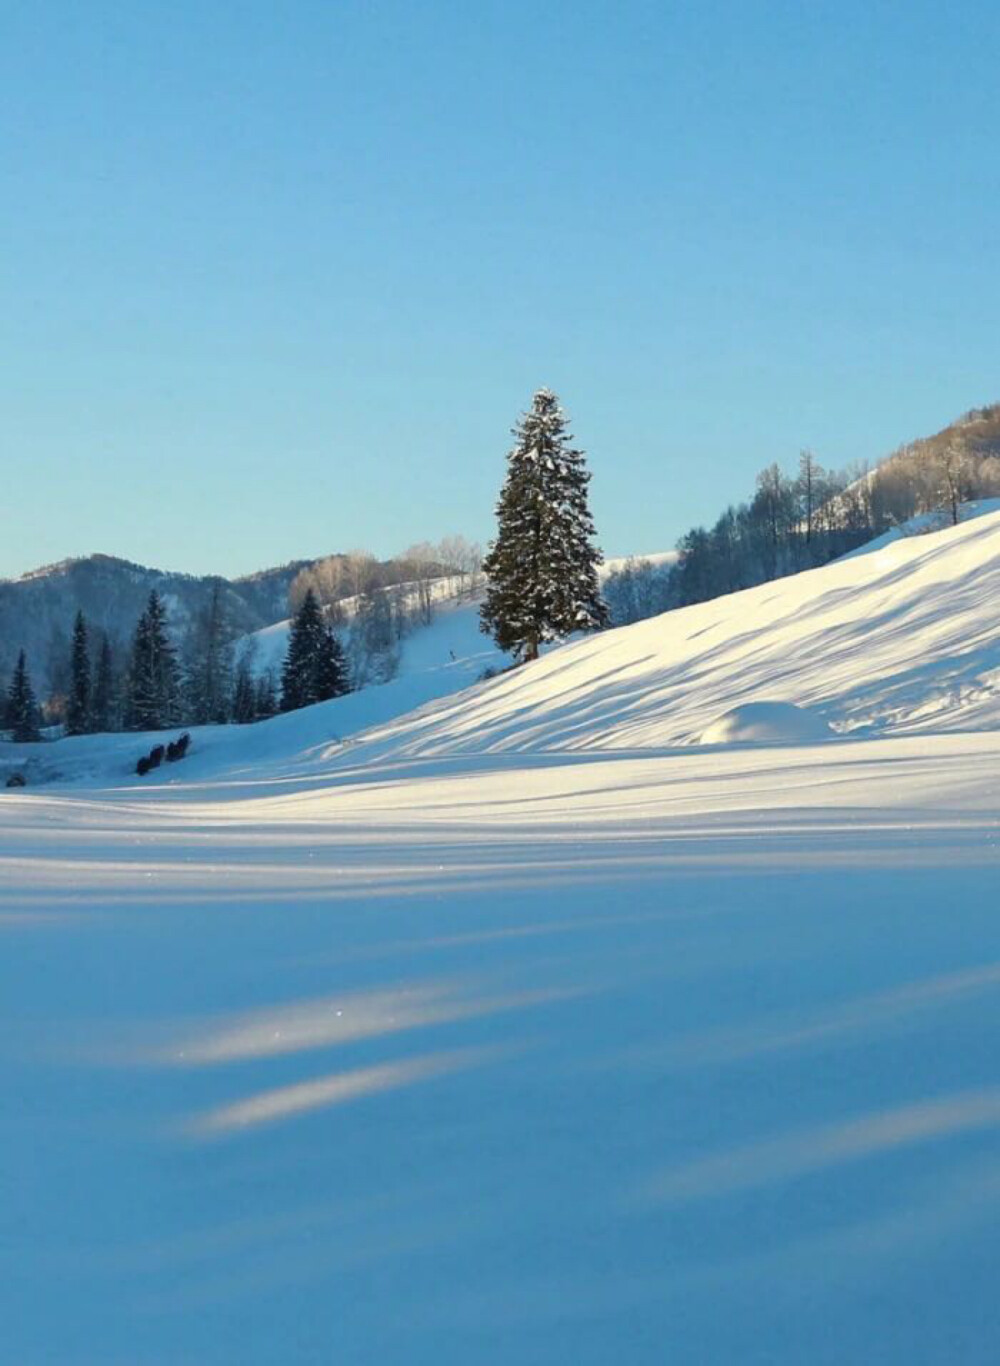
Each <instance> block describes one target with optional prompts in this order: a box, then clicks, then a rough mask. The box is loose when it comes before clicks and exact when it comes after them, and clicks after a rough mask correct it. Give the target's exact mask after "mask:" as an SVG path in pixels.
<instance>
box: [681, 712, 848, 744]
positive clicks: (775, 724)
mask: <svg viewBox="0 0 1000 1366" xmlns="http://www.w3.org/2000/svg"><path fill="white" fill-rule="evenodd" d="M832 734H833V731H832V730H831V729H830V727H829V726H828V725H827V723H826V722H825V721H824V720H823V719H822V717H819V716H817V715H816V713H815V712H811V711H809V710H808V709H807V708H806V707H797V706H796V705H795V703H794V702H744V703H743V705H742V706H740V707H733V709H732V711H727V712H724V713H723V715H722V716H720V717H719V718H718V719H717V720H715V721H713V722H712V724H711V725H710V726H708V727H707V728H706V729H705V730H704V731H702V734H701V742H700V743H701V744H703V745H809V744H814V743H815V742H816V741H817V740H829V738H830V736H831V735H832Z"/></svg>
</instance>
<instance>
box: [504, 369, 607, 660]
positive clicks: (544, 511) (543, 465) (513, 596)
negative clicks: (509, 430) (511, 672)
mask: <svg viewBox="0 0 1000 1366" xmlns="http://www.w3.org/2000/svg"><path fill="white" fill-rule="evenodd" d="M514 436H515V438H516V443H515V445H514V448H513V450H512V451H511V452H510V454H509V455H508V457H507V476H506V479H505V482H504V486H503V489H502V490H501V493H500V499H499V502H498V504H497V537H496V540H495V541H494V542H493V544H492V545H491V546H490V550H489V554H488V555H487V556H486V559H485V561H484V562H483V570H484V572H485V574H486V579H487V588H486V599H485V601H484V603H483V605H482V608H481V609H480V618H481V625H482V629H483V630H484V631H486V632H488V633H489V634H491V635H492V636H493V639H494V640H495V641H496V643H497V645H499V647H500V648H501V649H502V650H509V651H512V652H513V654H514V655H515V657H516V658H517V659H518V660H523V661H527V660H531V659H537V658H538V650H539V646H541V645H543V644H544V643H545V642H546V641H551V640H558V639H559V638H560V637H562V636H567V635H570V634H571V633H572V632H574V631H594V630H600V629H601V628H602V627H604V626H607V624H608V613H607V608H606V606H605V604H604V602H603V600H602V599H601V593H600V586H599V583H598V577H597V566H598V565H599V564H600V562H601V552H600V551H599V550H598V549H597V547H596V546H595V545H594V544H593V536H594V523H593V520H592V519H591V515H590V508H589V505H588V499H587V485H588V484H589V483H590V474H589V472H588V470H587V468H586V463H585V461H584V456H583V452H582V451H579V450H577V449H576V447H575V446H574V445H573V444H572V442H573V437H572V436H571V434H570V433H569V431H568V430H567V418H566V414H565V413H564V412H563V410H562V409H561V408H560V406H559V401H558V399H557V398H556V396H555V394H553V393H551V392H550V391H549V390H548V389H540V390H539V391H538V393H536V394H535V396H534V398H533V400H532V404H531V410H530V412H528V413H526V414H524V415H523V416H522V418H521V419H520V421H519V422H518V424H517V426H516V427H515V428H514Z"/></svg>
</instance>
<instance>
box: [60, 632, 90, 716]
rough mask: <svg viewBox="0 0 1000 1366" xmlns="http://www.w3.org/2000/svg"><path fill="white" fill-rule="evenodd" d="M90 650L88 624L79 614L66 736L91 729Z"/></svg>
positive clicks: (67, 708) (74, 633)
mask: <svg viewBox="0 0 1000 1366" xmlns="http://www.w3.org/2000/svg"><path fill="white" fill-rule="evenodd" d="M91 700H92V699H91V694H90V650H89V646H88V641H87V622H86V620H85V618H84V615H83V613H82V612H77V614H76V622H75V623H74V625H73V647H72V650H71V652H70V686H69V702H68V703H67V706H66V734H67V735H85V734H86V733H87V731H88V730H90V729H91V714H90V709H91Z"/></svg>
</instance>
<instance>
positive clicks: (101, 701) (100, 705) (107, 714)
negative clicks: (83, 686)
mask: <svg viewBox="0 0 1000 1366" xmlns="http://www.w3.org/2000/svg"><path fill="white" fill-rule="evenodd" d="M90 727H91V730H94V731H97V732H98V733H103V732H106V731H109V730H114V729H115V673H114V661H113V660H112V657H111V643H110V641H109V640H108V638H107V636H105V637H104V639H103V640H102V641H101V649H100V653H99V654H98V656H97V676H96V677H95V679H94V690H93V694H92V696H91V701H90Z"/></svg>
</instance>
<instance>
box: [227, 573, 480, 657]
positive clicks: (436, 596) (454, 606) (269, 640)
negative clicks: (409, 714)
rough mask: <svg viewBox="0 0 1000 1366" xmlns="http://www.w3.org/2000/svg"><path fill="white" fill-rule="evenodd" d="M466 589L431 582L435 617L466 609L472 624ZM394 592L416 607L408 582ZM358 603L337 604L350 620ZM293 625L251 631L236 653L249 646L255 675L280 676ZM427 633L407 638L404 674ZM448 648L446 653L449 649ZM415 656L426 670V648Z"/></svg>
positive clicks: (460, 583) (417, 630) (461, 584)
mask: <svg viewBox="0 0 1000 1366" xmlns="http://www.w3.org/2000/svg"><path fill="white" fill-rule="evenodd" d="M466 587H467V581H466V580H465V579H464V578H462V577H459V576H458V575H455V576H454V577H446V578H440V579H434V580H432V581H431V583H430V584H429V585H428V596H429V598H430V600H431V602H432V603H434V604H435V608H434V610H435V614H440V613H442V612H445V613H447V612H451V611H456V610H460V609H462V608H464V609H466V613H467V615H468V617H469V621H471V620H472V616H473V613H472V611H471V606H472V605H471V604H470V603H468V602H465V603H463V602H461V601H459V599H460V598H461V597H462V596H463V595H464V593H465V592H466ZM393 592H394V593H399V594H400V595H401V596H402V600H403V602H404V603H406V604H407V605H408V606H411V607H412V606H414V605H415V604H416V601H417V589H416V587H415V586H414V585H412V584H406V583H401V584H397V585H396V586H395V588H394V589H393ZM357 602H358V599H357V598H343V599H341V601H340V603H339V604H338V605H339V607H340V609H341V611H342V612H344V614H345V615H346V617H347V619H348V621H349V620H350V618H351V617H352V616H353V615H354V611H355V608H356V606H357ZM434 625H435V623H434V622H433V621H432V622H431V628H430V629H433V627H434ZM291 626H292V623H291V619H290V618H287V619H286V620H284V621H277V622H275V623H274V624H273V625H271V626H265V627H263V628H262V629H261V630H259V631H251V632H250V634H249V635H245V636H241V637H240V638H239V639H238V640H237V641H236V643H235V650H236V652H237V654H239V653H240V652H241V651H243V650H244V649H245V648H246V647H248V646H249V647H250V649H251V651H252V654H251V657H250V659H251V664H252V667H253V669H254V671H255V672H256V673H258V674H262V673H265V672H266V671H267V670H268V669H271V670H273V671H274V673H275V674H278V675H280V673H281V666H282V664H283V663H284V659H285V655H286V653H287V652H288V635H289V632H290V630H291ZM459 629H463V628H459ZM427 630H428V627H426V626H421V625H419V624H414V629H413V635H412V636H411V637H408V638H407V640H406V641H404V642H403V662H402V666H401V669H400V673H401V674H402V673H406V672H408V670H409V663H408V657H409V656H410V655H411V654H412V653H413V651H412V650H411V648H410V645H411V642H412V641H413V640H414V639H419V638H420V637H422V636H423V635H424V633H425V632H426V631H427ZM467 637H468V630H467V629H463V639H466V638H467ZM484 640H485V638H483V640H480V641H479V642H478V645H479V647H480V648H479V651H478V653H482V645H483V643H484ZM432 642H435V643H442V644H443V638H442V637H440V636H439V635H437V634H435V635H434V636H433V637H432ZM430 648H431V650H432V651H433V649H434V644H433V643H432V644H431V647H430ZM445 648H446V651H447V647H445ZM455 653H456V654H457V653H458V651H457V650H456V651H455ZM416 657H417V659H418V660H419V661H421V662H420V663H419V664H418V666H417V667H419V668H426V667H427V664H426V661H427V657H428V650H427V647H426V646H424V645H419V646H418V647H417V656H416ZM448 658H449V656H448V654H447V653H445V655H444V656H443V657H441V658H438V657H437V656H436V655H435V656H434V662H435V663H444V662H445V660H446V659H448Z"/></svg>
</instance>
